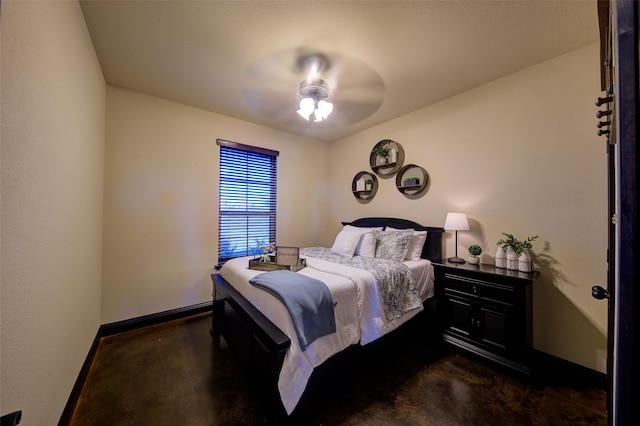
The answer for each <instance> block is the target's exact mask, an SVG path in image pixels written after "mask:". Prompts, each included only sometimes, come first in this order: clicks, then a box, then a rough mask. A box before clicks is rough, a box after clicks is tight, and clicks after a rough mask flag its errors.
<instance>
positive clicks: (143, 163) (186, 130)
mask: <svg viewBox="0 0 640 426" xmlns="http://www.w3.org/2000/svg"><path fill="white" fill-rule="evenodd" d="M216 139H226V140H230V141H234V142H239V143H243V144H247V145H254V146H259V147H264V148H269V149H273V150H277V151H280V156H279V157H278V200H277V203H278V222H277V236H276V238H277V243H278V244H280V245H293V246H305V245H310V244H312V243H314V242H315V241H316V240H317V239H319V238H320V236H321V232H322V231H323V229H324V227H325V225H326V211H327V201H326V196H325V195H324V194H325V192H326V189H325V185H324V182H325V180H324V179H325V176H326V172H327V169H328V167H329V166H328V161H327V159H328V155H327V154H328V146H327V144H325V143H322V142H317V141H313V140H310V139H305V138H302V137H299V136H294V135H291V134H288V133H284V132H280V131H276V130H273V129H269V128H266V127H262V126H257V125H253V124H249V123H247V122H244V121H240V120H234V119H231V118H227V117H223V116H220V115H217V114H213V113H210V112H206V111H203V110H199V109H196V108H191V107H187V106H184V105H181V104H177V103H173V102H168V101H165V100H162V99H158V98H154V97H151V96H145V95H142V94H140V93H136V92H131V91H127V90H123V89H120V88H116V87H111V86H110V87H109V88H108V91H107V139H106V146H107V148H106V166H105V209H104V215H105V216H104V258H103V259H104V262H103V271H104V272H103V290H102V294H103V299H102V322H103V323H110V322H114V321H120V320H124V319H129V318H134V317H138V316H141V315H146V314H151V313H156V312H161V311H166V310H169V309H174V308H179V307H184V306H190V305H194V304H197V303H201V302H207V301H210V300H211V291H212V281H211V277H210V274H211V272H212V271H213V266H214V265H215V264H216V263H217V256H218V240H217V233H218V229H217V227H218V174H219V164H218V162H219V147H218V145H216Z"/></svg>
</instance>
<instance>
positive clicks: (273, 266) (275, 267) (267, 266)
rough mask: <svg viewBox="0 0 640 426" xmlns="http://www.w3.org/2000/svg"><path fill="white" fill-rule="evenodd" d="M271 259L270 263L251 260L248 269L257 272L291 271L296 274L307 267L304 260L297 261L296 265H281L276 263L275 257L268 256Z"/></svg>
mask: <svg viewBox="0 0 640 426" xmlns="http://www.w3.org/2000/svg"><path fill="white" fill-rule="evenodd" d="M269 257H270V258H271V262H261V261H260V258H256V259H251V260H250V261H249V269H257V270H258V271H280V270H286V271H292V272H298V271H299V270H300V269H302V268H304V267H306V266H307V260H306V259H298V261H297V262H296V263H294V264H293V265H283V264H280V263H276V257H275V256H269Z"/></svg>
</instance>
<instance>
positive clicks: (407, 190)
mask: <svg viewBox="0 0 640 426" xmlns="http://www.w3.org/2000/svg"><path fill="white" fill-rule="evenodd" d="M411 178H416V179H415V181H413V182H412V181H410V180H409V179H411ZM428 184H429V175H428V174H427V171H426V170H425V169H423V168H422V167H420V166H418V165H415V164H407V165H406V166H404V167H402V168H401V169H400V170H399V171H398V174H397V175H396V187H397V188H398V191H400V192H401V193H402V194H404V195H407V196H411V195H418V194H420V193H422V191H424V190H425V188H426V187H427V185H428Z"/></svg>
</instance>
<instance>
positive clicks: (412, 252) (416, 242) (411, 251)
mask: <svg viewBox="0 0 640 426" xmlns="http://www.w3.org/2000/svg"><path fill="white" fill-rule="evenodd" d="M386 230H387V231H400V229H395V228H389V227H387V228H386ZM426 241H427V231H413V235H412V236H411V239H410V240H409V244H407V255H406V256H405V258H404V260H420V256H421V255H422V248H423V247H424V243H425V242H426Z"/></svg>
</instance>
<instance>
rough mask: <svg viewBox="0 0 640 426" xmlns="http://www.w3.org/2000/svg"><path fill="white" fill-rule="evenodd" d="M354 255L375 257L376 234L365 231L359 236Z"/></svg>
mask: <svg viewBox="0 0 640 426" xmlns="http://www.w3.org/2000/svg"><path fill="white" fill-rule="evenodd" d="M356 255H357V256H362V257H375V255H376V236H375V235H373V232H365V233H364V234H362V236H361V237H360V241H359V242H358V245H357V246H356Z"/></svg>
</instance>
